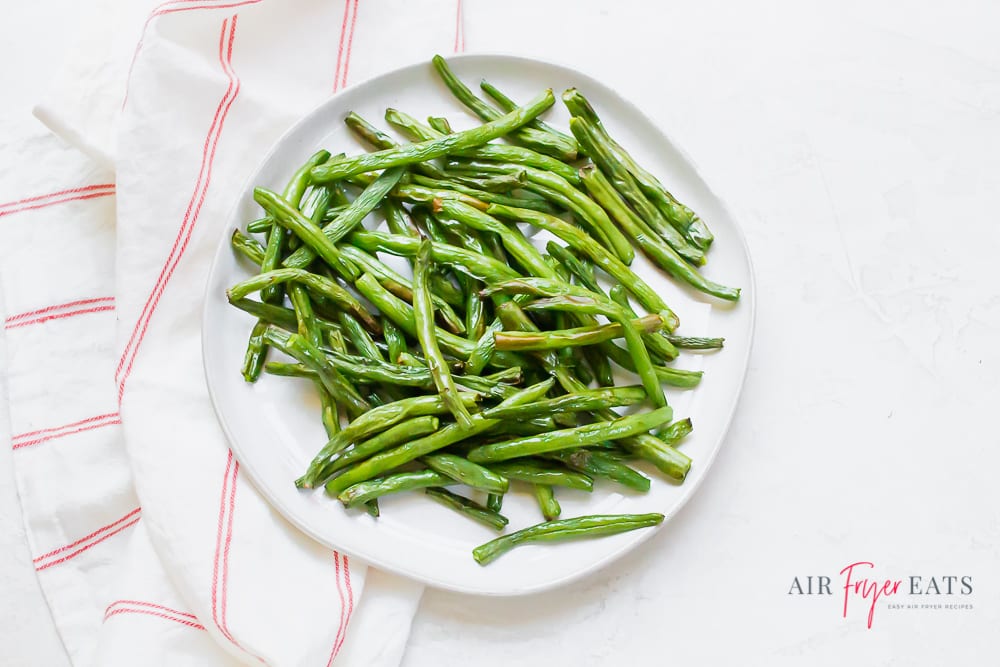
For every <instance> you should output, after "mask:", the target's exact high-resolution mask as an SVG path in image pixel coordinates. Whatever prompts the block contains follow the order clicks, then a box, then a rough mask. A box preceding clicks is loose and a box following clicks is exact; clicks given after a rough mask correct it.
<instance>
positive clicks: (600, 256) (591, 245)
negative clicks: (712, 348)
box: [486, 205, 678, 329]
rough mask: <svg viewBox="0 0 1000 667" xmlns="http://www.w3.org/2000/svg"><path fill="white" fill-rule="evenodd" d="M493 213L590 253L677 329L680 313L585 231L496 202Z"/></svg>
mask: <svg viewBox="0 0 1000 667" xmlns="http://www.w3.org/2000/svg"><path fill="white" fill-rule="evenodd" d="M486 211H487V213H489V214H490V215H495V216H499V217H502V218H505V219H508V220H520V221H523V222H527V223H528V224H531V225H534V226H536V227H538V228H540V229H544V230H545V231H547V232H550V233H552V234H554V235H556V236H558V237H559V238H560V240H562V241H563V242H565V243H567V244H569V245H570V246H571V247H572V248H573V249H574V250H577V251H578V252H581V253H583V254H584V255H586V256H587V257H588V258H590V260H591V261H592V262H594V264H596V265H597V266H598V267H600V268H601V269H603V270H604V271H605V272H606V273H607V274H608V275H609V276H611V277H612V278H614V279H615V280H617V281H618V282H620V283H621V284H622V285H624V286H625V288H626V289H627V290H628V291H629V292H631V293H632V294H633V295H634V296H635V298H636V299H637V300H638V301H639V303H641V304H642V307H643V308H645V309H646V310H647V311H649V312H651V313H660V314H661V315H663V316H664V317H665V318H666V319H667V328H668V329H675V328H677V324H678V321H677V316H676V315H674V313H673V311H671V310H670V308H668V307H667V304H666V303H665V302H664V301H663V298H662V297H660V295H659V294H657V292H656V290H654V289H653V288H652V287H650V286H649V285H648V284H647V283H646V281H644V280H643V279H642V278H640V277H639V276H638V275H636V274H635V273H634V272H633V271H632V270H631V269H630V268H628V267H627V266H625V265H624V264H623V263H622V262H621V261H619V260H618V259H617V258H616V257H614V256H613V255H612V254H611V253H610V252H608V251H607V250H606V249H605V248H604V247H602V246H601V245H600V244H599V243H597V242H596V241H595V240H594V239H592V238H591V237H589V236H587V234H586V233H585V232H583V231H582V230H580V229H578V228H576V227H574V226H573V225H571V224H569V223H568V222H566V221H565V220H560V219H559V218H556V217H555V216H551V215H545V214H544V213H538V212H536V211H531V210H526V209H515V208H509V207H506V206H498V205H492V206H490V207H489V208H487V209H486Z"/></svg>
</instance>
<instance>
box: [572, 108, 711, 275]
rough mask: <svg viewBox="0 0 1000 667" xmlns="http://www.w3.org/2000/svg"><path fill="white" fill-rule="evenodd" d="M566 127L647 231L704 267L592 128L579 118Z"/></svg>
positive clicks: (694, 249) (700, 253)
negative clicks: (633, 210)
mask: <svg viewBox="0 0 1000 667" xmlns="http://www.w3.org/2000/svg"><path fill="white" fill-rule="evenodd" d="M569 128H570V130H571V131H572V132H573V136H575V137H576V138H577V141H579V142H580V145H581V146H583V147H584V148H585V149H586V151H587V154H588V155H589V156H590V158H591V160H593V162H594V164H596V165H597V166H598V167H600V169H601V171H602V172H604V174H605V176H607V177H608V180H609V181H610V182H611V183H612V184H613V187H614V189H615V191H616V192H617V194H619V195H621V196H622V197H623V198H624V199H625V200H626V201H627V202H628V203H629V204H630V205H631V206H632V208H633V209H635V211H636V213H637V214H638V216H639V217H640V218H641V219H642V220H643V221H644V222H645V224H646V226H647V228H648V229H650V230H652V231H653V232H655V233H656V234H657V235H658V236H659V237H660V238H661V239H663V240H664V241H665V242H666V243H667V244H668V245H669V246H670V247H671V248H673V249H674V250H676V251H677V254H679V255H680V256H681V257H683V258H684V259H686V260H687V261H689V262H691V263H692V264H694V265H696V266H701V265H702V264H704V263H705V252H704V251H703V250H702V249H701V248H698V247H697V246H695V245H693V244H691V243H689V242H688V240H687V239H685V238H684V236H683V234H681V233H680V232H678V231H677V230H676V229H674V227H673V226H672V225H671V224H670V223H669V222H667V220H665V219H664V218H663V215H662V214H661V213H660V211H659V210H657V208H656V207H655V206H653V204H652V202H650V201H649V199H647V198H646V195H644V194H643V192H642V190H641V189H640V188H639V185H638V183H636V182H635V179H634V178H633V177H632V175H631V174H630V173H629V172H628V170H627V169H626V168H625V166H624V165H623V164H622V163H621V162H620V161H619V160H618V159H617V157H616V156H615V155H614V154H613V153H612V152H611V150H610V148H609V147H608V146H607V144H606V143H604V142H603V141H602V140H601V138H600V137H599V136H598V134H597V131H596V130H595V128H594V126H593V125H591V124H590V123H589V122H588V121H586V120H584V119H582V118H579V117H574V118H571V119H570V121H569Z"/></svg>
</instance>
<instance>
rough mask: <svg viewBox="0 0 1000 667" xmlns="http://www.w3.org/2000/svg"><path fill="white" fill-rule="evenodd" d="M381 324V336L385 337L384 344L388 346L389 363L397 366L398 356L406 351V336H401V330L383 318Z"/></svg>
mask: <svg viewBox="0 0 1000 667" xmlns="http://www.w3.org/2000/svg"><path fill="white" fill-rule="evenodd" d="M381 322H382V336H384V337H385V342H386V344H387V345H388V346H389V362H390V363H393V364H398V363H399V355H400V354H402V353H403V352H406V351H407V347H408V345H407V342H406V336H405V335H404V334H403V330H402V329H400V328H399V327H398V326H397V325H396V323H395V322H393V321H392V320H390V319H389V318H387V317H383V318H382V320H381Z"/></svg>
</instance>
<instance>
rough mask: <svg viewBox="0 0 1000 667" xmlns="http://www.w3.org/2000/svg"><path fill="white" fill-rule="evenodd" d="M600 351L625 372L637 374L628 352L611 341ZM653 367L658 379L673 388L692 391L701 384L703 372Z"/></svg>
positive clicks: (605, 343) (601, 344)
mask: <svg viewBox="0 0 1000 667" xmlns="http://www.w3.org/2000/svg"><path fill="white" fill-rule="evenodd" d="M598 349H599V350H600V351H601V352H603V353H604V354H606V355H607V356H608V357H609V358H610V359H611V361H613V362H615V363H616V364H618V365H619V366H621V367H622V368H624V369H625V370H627V371H632V372H633V373H635V372H636V369H635V362H634V360H633V359H632V356H631V355H630V354H629V351H628V350H623V349H622V348H620V347H618V346H617V345H615V344H614V343H612V342H611V341H606V342H604V343H600V344H599V345H598ZM652 367H653V372H654V373H655V374H656V378H657V379H658V380H659V381H660V382H662V383H664V384H667V385H670V386H671V387H679V388H681V389H691V388H692V387H697V386H698V383H699V382H701V376H702V371H686V370H683V369H681V368H672V367H670V366H661V365H660V364H652Z"/></svg>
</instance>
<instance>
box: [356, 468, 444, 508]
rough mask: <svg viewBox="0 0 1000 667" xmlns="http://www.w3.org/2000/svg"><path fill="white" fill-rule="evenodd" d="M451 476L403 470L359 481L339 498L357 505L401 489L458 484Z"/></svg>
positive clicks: (427, 471)
mask: <svg viewBox="0 0 1000 667" xmlns="http://www.w3.org/2000/svg"><path fill="white" fill-rule="evenodd" d="M457 483H458V482H455V481H454V480H452V479H450V478H449V477H447V476H445V475H442V474H441V473H437V472H434V471H433V470H418V471H416V472H401V473H397V474H395V475H389V476H388V477H379V478H378V479H372V480H369V481H367V482H359V483H357V484H355V485H354V486H351V487H348V488H347V489H344V490H343V491H342V492H341V493H340V495H339V496H337V499H338V500H339V501H340V502H342V503H344V505H345V506H346V507H357V506H358V505H361V504H364V503H366V502H368V501H369V500H373V499H374V498H380V497H382V496H387V495H389V494H392V493H399V492H401V491H412V490H414V489H426V488H428V487H431V486H446V485H448V484H457Z"/></svg>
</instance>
